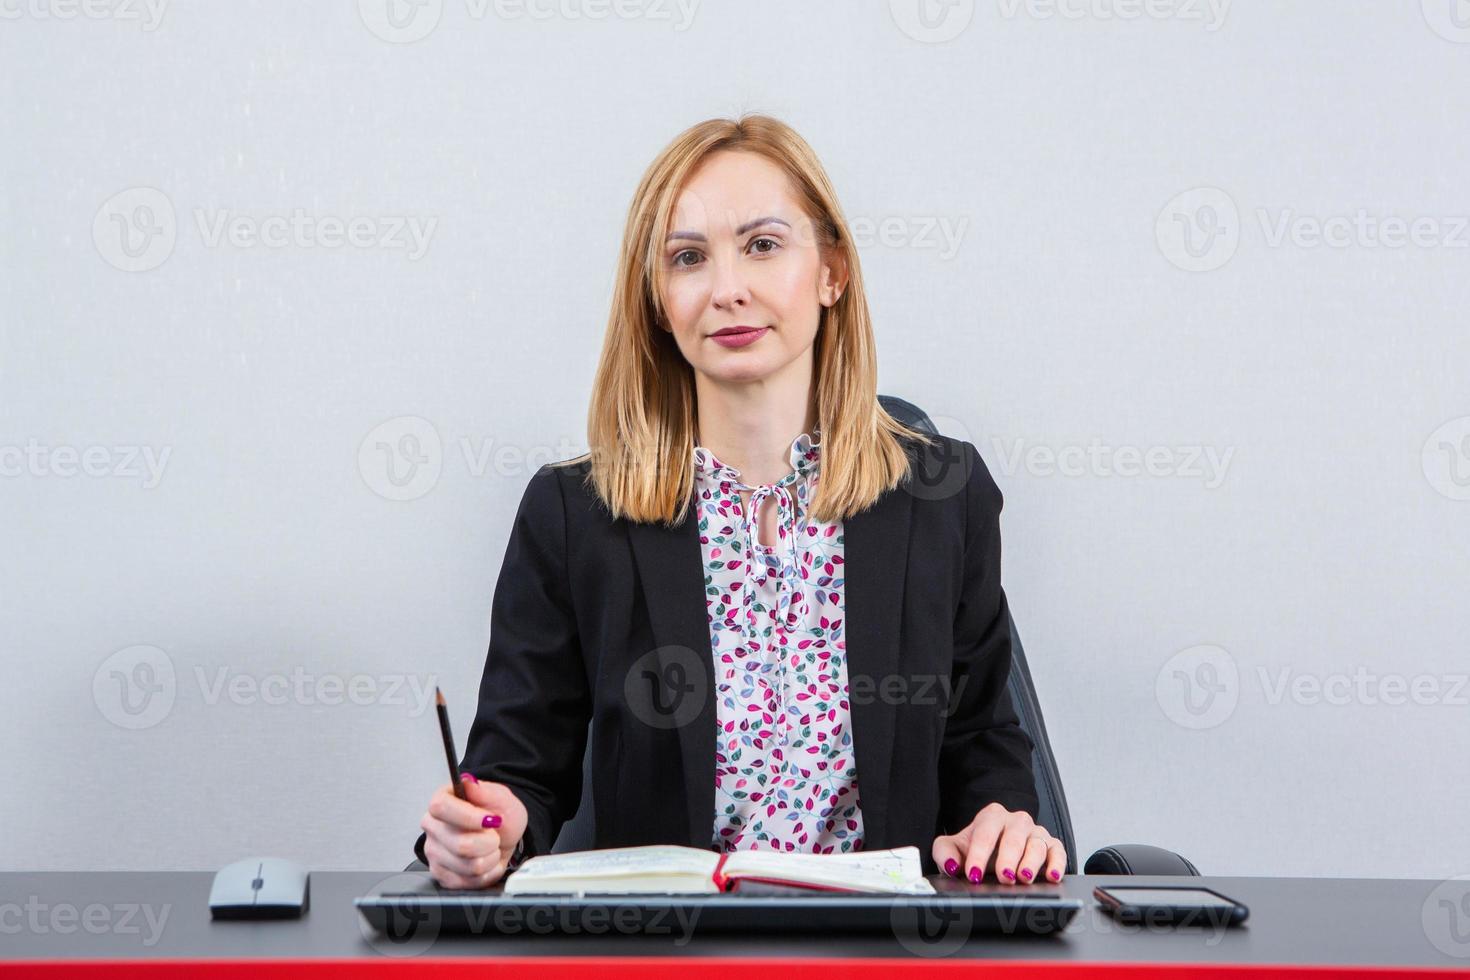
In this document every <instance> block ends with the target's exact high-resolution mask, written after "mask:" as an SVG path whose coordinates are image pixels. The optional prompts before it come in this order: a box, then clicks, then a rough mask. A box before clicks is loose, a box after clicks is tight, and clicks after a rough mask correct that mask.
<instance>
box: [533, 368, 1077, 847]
mask: <svg viewBox="0 0 1470 980" xmlns="http://www.w3.org/2000/svg"><path fill="white" fill-rule="evenodd" d="M878 401H879V403H880V404H882V406H883V408H884V410H885V411H887V412H888V414H889V415H891V416H893V417H894V418H895V419H897V420H898V421H900V422H902V423H903V424H904V425H907V426H909V427H910V428H914V429H919V430H921V431H924V432H929V433H934V434H939V433H938V431H937V430H936V429H935V428H934V423H933V422H932V421H931V420H930V419H929V416H928V415H927V414H925V412H924V411H923V410H922V409H920V408H919V407H918V406H916V405H914V404H912V403H911V402H907V401H904V400H903V399H902V398H898V397H895V396H893V395H879V396H878ZM1006 616H1007V622H1008V624H1009V626H1010V631H1011V677H1010V681H1009V682H1008V683H1007V685H1006V690H1007V692H1008V693H1009V694H1010V698H1011V704H1012V705H1013V706H1014V707H1015V709H1016V715H1017V717H1019V718H1020V720H1021V727H1022V728H1024V729H1025V730H1026V734H1027V735H1029V736H1031V743H1032V745H1033V746H1035V748H1034V750H1033V751H1032V753H1031V767H1032V770H1033V772H1034V773H1035V776H1036V791H1037V795H1038V796H1039V797H1040V807H1039V810H1040V812H1039V813H1037V815H1036V822H1037V823H1039V824H1041V826H1043V827H1045V828H1046V829H1047V830H1048V831H1049V832H1050V833H1051V834H1052V835H1053V836H1055V837H1058V838H1060V839H1061V841H1062V844H1063V846H1065V847H1066V849H1067V869H1066V873H1067V874H1069V875H1071V874H1076V873H1077V845H1076V841H1075V840H1074V838H1073V836H1072V817H1071V814H1070V813H1068V811H1067V798H1066V796H1065V795H1064V794H1063V793H1062V779H1061V776H1060V774H1059V773H1058V772H1057V764H1056V759H1055V758H1054V757H1053V756H1052V751H1051V742H1050V741H1049V740H1048V739H1047V737H1046V723H1045V721H1044V720H1043V719H1042V717H1041V704H1040V703H1039V702H1038V701H1037V699H1036V691H1035V688H1034V687H1033V686H1032V683H1031V669H1030V668H1029V667H1028V666H1027V665H1026V654H1025V651H1024V650H1022V648H1021V637H1020V634H1019V633H1017V632H1016V621H1015V619H1014V618H1013V617H1011V616H1010V612H1009V610H1007V613H1006ZM591 757H592V753H591V752H588V753H587V754H586V756H585V758H584V762H583V768H582V805H581V806H580V807H579V808H578V810H577V813H576V815H575V816H573V817H572V819H570V820H568V821H567V822H566V823H565V824H563V825H562V829H561V833H560V834H559V835H558V836H557V839H556V843H555V844H554V845H552V848H551V849H552V851H553V852H554V853H562V852H565V851H580V850H586V849H587V848H590V847H592V846H593V831H592V814H593V809H592V770H591V764H590V759H591Z"/></svg>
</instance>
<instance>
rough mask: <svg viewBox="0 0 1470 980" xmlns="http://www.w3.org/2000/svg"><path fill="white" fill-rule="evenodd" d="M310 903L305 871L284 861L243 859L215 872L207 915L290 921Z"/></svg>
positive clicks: (309, 887)
mask: <svg viewBox="0 0 1470 980" xmlns="http://www.w3.org/2000/svg"><path fill="white" fill-rule="evenodd" d="M310 904H311V881H310V878H309V876H308V875H307V872H306V869H305V868H303V867H301V865H299V864H297V863H296V862H294V861H287V860H285V859H284V858H245V859H244V860H242V861H236V862H234V863H233V864H227V865H225V866H224V867H223V868H220V869H219V871H217V872H215V875H214V884H213V885H212V886H211V887H210V889H209V913H210V915H211V916H213V917H214V918H216V919H289V918H294V917H296V916H299V915H300V914H301V913H303V912H305V911H306V909H307V907H308V906H309V905H310Z"/></svg>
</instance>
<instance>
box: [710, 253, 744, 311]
mask: <svg viewBox="0 0 1470 980" xmlns="http://www.w3.org/2000/svg"><path fill="white" fill-rule="evenodd" d="M712 265H713V266H714V270H713V271H714V282H713V284H712V286H711V295H710V301H711V302H712V303H714V305H715V306H716V307H717V308H719V309H722V310H729V309H734V308H735V307H736V306H741V305H744V304H745V303H748V302H749V301H750V287H749V286H748V285H746V282H745V276H744V275H743V274H742V273H741V271H740V267H739V263H738V262H735V261H731V260H715V261H714V262H712Z"/></svg>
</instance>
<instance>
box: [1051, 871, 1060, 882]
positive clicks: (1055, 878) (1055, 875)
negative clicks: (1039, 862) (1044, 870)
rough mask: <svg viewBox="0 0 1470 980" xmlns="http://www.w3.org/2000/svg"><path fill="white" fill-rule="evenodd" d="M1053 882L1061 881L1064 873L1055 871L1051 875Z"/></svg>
mask: <svg viewBox="0 0 1470 980" xmlns="http://www.w3.org/2000/svg"><path fill="white" fill-rule="evenodd" d="M1051 880H1052V881H1061V880H1062V873H1061V872H1060V871H1053V872H1052V873H1051Z"/></svg>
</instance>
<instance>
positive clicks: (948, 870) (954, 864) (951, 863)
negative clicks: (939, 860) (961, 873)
mask: <svg viewBox="0 0 1470 980" xmlns="http://www.w3.org/2000/svg"><path fill="white" fill-rule="evenodd" d="M959 869H960V862H958V861H956V860H955V859H954V858H950V859H949V860H948V861H945V862H944V873H945V874H947V875H949V876H950V877H951V878H953V877H954V873H955V872H956V871H958V870H959Z"/></svg>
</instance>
